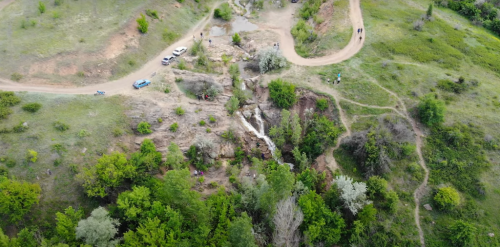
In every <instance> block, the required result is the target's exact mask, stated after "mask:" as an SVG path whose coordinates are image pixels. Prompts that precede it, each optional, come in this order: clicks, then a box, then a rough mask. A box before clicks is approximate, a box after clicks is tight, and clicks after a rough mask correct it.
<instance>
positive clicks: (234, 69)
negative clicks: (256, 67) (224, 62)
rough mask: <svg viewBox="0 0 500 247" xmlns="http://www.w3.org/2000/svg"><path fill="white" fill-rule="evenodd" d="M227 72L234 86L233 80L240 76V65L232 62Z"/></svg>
mask: <svg viewBox="0 0 500 247" xmlns="http://www.w3.org/2000/svg"><path fill="white" fill-rule="evenodd" d="M229 74H230V75H231V80H232V81H233V86H234V82H235V81H236V80H238V79H239V76H240V67H239V66H238V64H236V63H233V64H231V65H230V66H229Z"/></svg>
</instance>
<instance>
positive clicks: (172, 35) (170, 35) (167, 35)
mask: <svg viewBox="0 0 500 247" xmlns="http://www.w3.org/2000/svg"><path fill="white" fill-rule="evenodd" d="M162 37H163V41H165V42H167V43H171V42H173V41H174V40H175V39H177V38H178V37H179V34H178V33H176V32H174V31H170V30H168V28H165V29H164V30H163V34H162Z"/></svg>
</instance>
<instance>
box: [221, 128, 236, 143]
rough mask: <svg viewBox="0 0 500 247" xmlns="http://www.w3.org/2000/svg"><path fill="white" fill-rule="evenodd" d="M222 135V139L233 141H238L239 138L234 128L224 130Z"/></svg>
mask: <svg viewBox="0 0 500 247" xmlns="http://www.w3.org/2000/svg"><path fill="white" fill-rule="evenodd" d="M221 137H222V139H224V140H226V141H228V142H232V143H236V140H237V137H236V134H235V133H234V130H233V129H231V128H230V129H228V130H226V131H224V132H222V135H221Z"/></svg>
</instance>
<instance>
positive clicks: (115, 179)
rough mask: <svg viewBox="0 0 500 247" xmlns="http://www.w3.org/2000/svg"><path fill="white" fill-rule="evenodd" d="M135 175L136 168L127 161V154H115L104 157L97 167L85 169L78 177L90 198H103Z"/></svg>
mask: <svg viewBox="0 0 500 247" xmlns="http://www.w3.org/2000/svg"><path fill="white" fill-rule="evenodd" d="M135 175H136V168H135V166H134V165H132V164H130V163H129V162H128V161H127V158H126V156H125V154H122V153H118V152H115V153H112V154H111V155H106V154H105V155H103V156H102V157H101V158H100V159H99V160H98V161H97V164H96V165H95V166H92V167H90V168H83V171H82V172H80V173H79V174H77V176H76V177H77V179H78V180H79V181H80V182H81V183H82V186H83V188H84V189H85V192H86V193H87V195H88V196H93V197H101V198H103V197H105V196H107V195H108V193H109V192H110V191H111V190H112V189H114V188H115V187H117V186H119V185H120V184H121V183H122V182H123V181H124V180H125V179H131V178H133V177H134V176H135Z"/></svg>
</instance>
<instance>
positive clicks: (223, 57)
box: [221, 41, 234, 65]
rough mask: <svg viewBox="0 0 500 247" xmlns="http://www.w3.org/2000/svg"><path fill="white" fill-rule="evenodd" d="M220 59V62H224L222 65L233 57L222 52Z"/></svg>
mask: <svg viewBox="0 0 500 247" xmlns="http://www.w3.org/2000/svg"><path fill="white" fill-rule="evenodd" d="M233 42H234V41H233ZM221 59H222V62H223V63H224V65H227V63H229V61H231V60H232V59H233V57H232V56H228V55H226V54H225V53H224V54H222V56H221Z"/></svg>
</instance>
